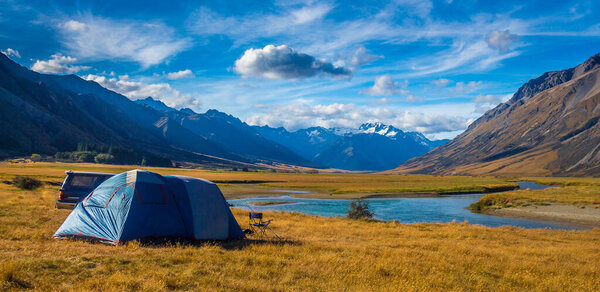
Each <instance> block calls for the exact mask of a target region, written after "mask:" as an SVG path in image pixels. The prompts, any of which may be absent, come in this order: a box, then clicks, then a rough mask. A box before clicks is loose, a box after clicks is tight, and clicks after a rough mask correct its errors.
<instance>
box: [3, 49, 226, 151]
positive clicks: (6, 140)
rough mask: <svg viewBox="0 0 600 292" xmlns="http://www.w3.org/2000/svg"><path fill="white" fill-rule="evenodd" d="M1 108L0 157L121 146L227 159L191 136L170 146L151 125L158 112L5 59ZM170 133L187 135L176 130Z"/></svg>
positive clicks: (164, 134)
mask: <svg viewBox="0 0 600 292" xmlns="http://www.w3.org/2000/svg"><path fill="white" fill-rule="evenodd" d="M0 105H2V107H1V108H0V121H1V122H2V123H1V124H0V139H1V140H2V142H0V154H1V155H3V156H11V155H18V154H28V153H29V154H30V153H42V154H54V153H55V152H57V151H72V150H74V149H75V148H76V146H77V144H78V143H91V144H104V145H113V146H121V147H125V148H131V149H138V150H142V151H149V152H152V153H155V154H160V155H169V156H171V157H172V158H175V157H179V159H184V158H185V159H190V160H195V161H206V160H207V159H208V160H210V161H212V160H213V159H212V158H210V159H209V158H207V157H204V156H199V155H196V154H193V153H190V152H182V151H181V150H180V149H177V148H173V147H172V145H175V146H177V147H180V148H184V149H185V148H186V147H185V146H187V148H188V150H190V151H194V152H198V153H204V154H209V155H214V156H220V157H227V155H230V154H229V153H228V152H226V151H225V150H223V149H222V148H220V147H218V146H216V145H213V144H212V143H210V142H208V141H206V140H205V139H203V138H202V137H198V136H195V137H191V136H194V135H193V134H191V133H189V131H187V132H186V133H185V135H187V136H186V137H187V138H186V139H180V140H183V141H181V143H177V141H173V139H170V137H169V135H168V134H167V133H168V131H166V130H165V129H164V127H163V128H161V127H159V126H155V125H154V123H155V122H156V121H160V119H161V115H160V114H159V113H158V112H157V111H155V110H153V109H149V108H145V107H144V106H141V105H138V104H136V103H134V102H132V101H130V100H129V99H127V98H126V97H124V96H122V95H119V94H117V93H115V92H112V91H109V90H107V89H105V88H103V87H101V86H100V85H98V84H97V83H95V82H90V81H85V80H83V79H81V78H79V77H77V76H74V75H46V74H39V73H36V72H33V71H30V70H28V69H27V68H24V67H22V66H20V65H18V64H16V63H14V62H13V61H12V60H10V59H9V58H7V57H6V56H5V55H4V54H0ZM148 123H149V124H148ZM174 128H175V129H177V128H179V129H181V130H185V129H182V128H181V126H179V125H177V124H175V127H174ZM182 146H184V147H182ZM221 155H222V156H221ZM230 157H235V156H233V155H230Z"/></svg>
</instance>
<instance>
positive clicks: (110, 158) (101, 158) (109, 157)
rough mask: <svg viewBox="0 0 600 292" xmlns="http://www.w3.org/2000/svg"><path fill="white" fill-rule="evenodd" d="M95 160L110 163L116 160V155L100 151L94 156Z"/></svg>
mask: <svg viewBox="0 0 600 292" xmlns="http://www.w3.org/2000/svg"><path fill="white" fill-rule="evenodd" d="M94 161H96V163H105V164H109V163H114V162H115V157H114V156H112V155H110V154H108V153H100V154H98V155H96V157H94Z"/></svg>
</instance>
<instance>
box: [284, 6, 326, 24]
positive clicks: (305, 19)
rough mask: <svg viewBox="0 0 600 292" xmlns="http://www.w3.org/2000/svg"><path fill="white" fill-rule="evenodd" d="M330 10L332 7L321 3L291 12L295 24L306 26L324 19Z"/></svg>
mask: <svg viewBox="0 0 600 292" xmlns="http://www.w3.org/2000/svg"><path fill="white" fill-rule="evenodd" d="M330 10H331V6H329V5H328V4H326V3H320V4H317V5H314V6H305V7H302V8H300V9H296V10H292V11H290V15H291V16H292V19H293V22H294V23H295V24H305V23H310V22H313V21H315V20H318V19H321V18H323V17H324V16H325V15H326V14H327V13H329V11H330Z"/></svg>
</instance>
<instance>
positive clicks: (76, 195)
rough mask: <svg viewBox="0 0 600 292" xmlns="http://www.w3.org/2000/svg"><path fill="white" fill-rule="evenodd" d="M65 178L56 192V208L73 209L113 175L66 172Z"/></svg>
mask: <svg viewBox="0 0 600 292" xmlns="http://www.w3.org/2000/svg"><path fill="white" fill-rule="evenodd" d="M66 174H67V176H66V177H65V180H64V181H63V184H62V186H61V187H60V190H59V192H58V200H56V208H58V209H73V208H75V205H77V203H79V202H80V201H81V200H83V198H85V197H86V196H87V195H89V194H90V193H91V192H92V191H93V190H94V189H95V188H96V187H97V186H99V185H100V184H101V183H103V182H104V181H105V180H107V179H109V178H111V177H112V176H113V175H115V174H114V173H102V172H84V171H70V170H69V171H67V172H66Z"/></svg>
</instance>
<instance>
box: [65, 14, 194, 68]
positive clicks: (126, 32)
mask: <svg viewBox="0 0 600 292" xmlns="http://www.w3.org/2000/svg"><path fill="white" fill-rule="evenodd" d="M57 28H58V29H59V31H60V33H61V38H60V41H61V43H62V45H63V46H64V47H66V48H67V49H69V51H70V53H71V54H72V55H74V56H76V57H79V58H86V59H91V60H112V59H120V60H126V61H134V62H138V63H140V64H141V65H142V66H143V67H148V66H151V65H156V64H159V63H162V62H164V61H165V59H167V58H168V57H170V56H173V55H175V54H177V53H179V52H180V51H182V50H184V49H186V48H187V47H188V46H189V41H188V40H187V39H177V38H176V37H175V33H174V30H173V29H171V28H169V27H167V26H165V25H163V24H161V23H150V22H143V23H140V22H135V21H115V20H110V19H106V18H100V17H93V16H90V17H85V18H82V19H79V20H67V21H64V22H62V23H60V24H58V25H57Z"/></svg>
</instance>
